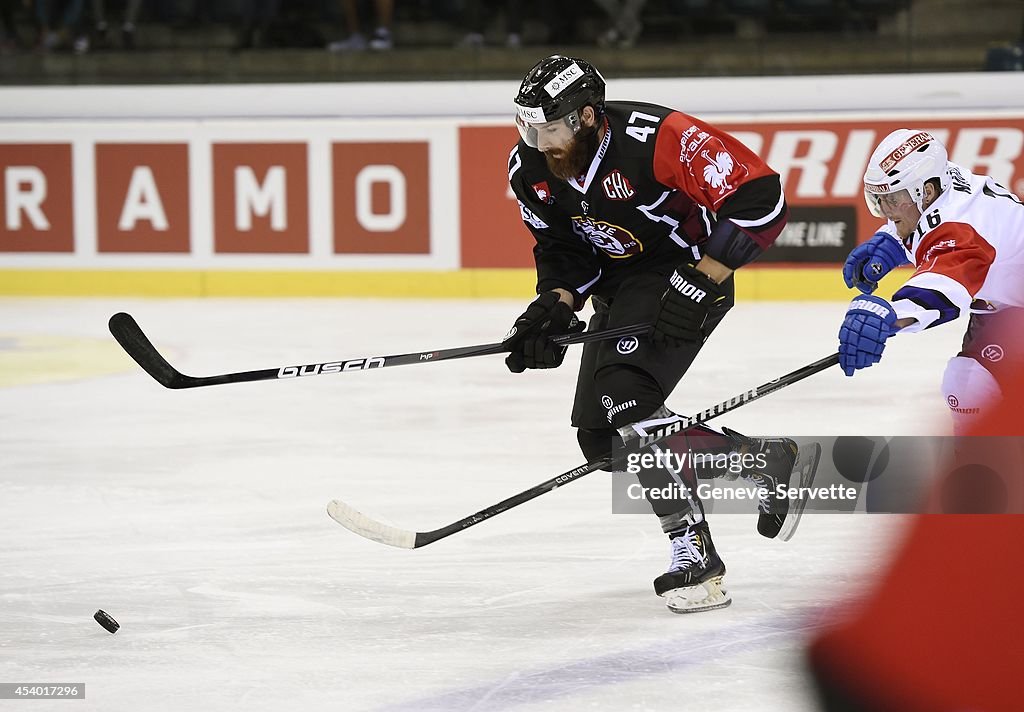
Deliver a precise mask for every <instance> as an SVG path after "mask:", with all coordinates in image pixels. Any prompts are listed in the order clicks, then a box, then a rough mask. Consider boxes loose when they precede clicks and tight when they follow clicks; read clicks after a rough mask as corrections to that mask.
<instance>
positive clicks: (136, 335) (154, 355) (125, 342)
mask: <svg viewBox="0 0 1024 712" xmlns="http://www.w3.org/2000/svg"><path fill="white" fill-rule="evenodd" d="M107 326H108V328H109V329H110V333H111V334H112V335H113V337H114V338H115V339H117V343H119V344H121V348H122V349H124V350H125V352H126V353H127V354H128V355H129V356H131V357H132V358H133V359H134V360H135V363H137V364H139V365H140V366H142V369H143V370H144V371H145V372H146V373H148V374H149V375H150V376H152V377H153V378H154V379H156V381H157V383H159V384H160V385H161V386H164V387H165V388H191V387H192V386H193V385H195V384H193V383H192V382H193V381H195V380H196V379H194V378H192V377H191V376H186V375H185V374H183V373H179V372H178V371H177V369H175V368H174V366H172V365H171V364H169V363H168V362H167V359H165V358H164V357H163V356H161V355H160V352H159V351H157V350H156V347H155V346H153V343H152V342H151V341H150V340H149V339H148V338H147V337H146V335H145V334H144V333H143V332H142V329H141V327H139V324H138V322H136V321H135V319H134V318H133V317H132V315H131V314H126V313H125V312H118V313H117V314H114V316H112V317H110V321H109V322H108V324H107Z"/></svg>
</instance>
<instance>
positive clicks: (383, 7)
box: [327, 0, 395, 52]
mask: <svg viewBox="0 0 1024 712" xmlns="http://www.w3.org/2000/svg"><path fill="white" fill-rule="evenodd" d="M340 2H341V12H342V14H343V15H344V17H345V27H346V29H347V30H348V37H346V38H345V39H343V40H338V41H337V42H331V43H330V44H329V45H327V49H328V50H329V51H331V52H359V51H362V50H364V49H366V48H367V47H369V48H370V49H372V50H377V51H381V50H389V49H391V48H392V47H394V41H393V40H392V38H391V25H392V21H393V19H394V11H395V4H394V0H373V11H374V15H375V16H376V17H375V20H376V23H377V24H376V29H375V30H374V31H373V36H372V37H370V41H369V42H367V40H366V35H364V34H363V33H362V31H361V29H360V27H361V25H360V22H359V4H358V0H340Z"/></svg>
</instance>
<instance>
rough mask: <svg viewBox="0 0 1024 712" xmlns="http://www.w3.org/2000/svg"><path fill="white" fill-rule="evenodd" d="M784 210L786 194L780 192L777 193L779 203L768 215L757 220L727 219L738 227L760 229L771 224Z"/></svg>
mask: <svg viewBox="0 0 1024 712" xmlns="http://www.w3.org/2000/svg"><path fill="white" fill-rule="evenodd" d="M785 209H786V194H785V192H783V191H781V190H780V191H779V201H778V202H777V203H776V204H775V207H774V208H772V211H771V212H770V213H768V214H767V215H765V216H764V217H762V218H757V219H755V220H740V219H739V218H729V219H730V220H732V221H733V222H734V223H736V224H737V225H739V226H740V227H760V226H762V225H767V224H768V223H770V222H772V221H773V220H777V219H778V217H779V215H781V214H782V211H783V210H785Z"/></svg>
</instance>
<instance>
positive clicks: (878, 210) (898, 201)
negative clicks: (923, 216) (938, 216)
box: [864, 183, 914, 218]
mask: <svg viewBox="0 0 1024 712" xmlns="http://www.w3.org/2000/svg"><path fill="white" fill-rule="evenodd" d="M884 189H885V186H880V185H872V184H871V183H865V184H864V202H865V203H867V204H868V210H870V211H871V214H872V215H874V216H875V217H876V218H888V217H889V214H888V213H887V211H889V212H891V211H893V210H899V209H900V208H902V207H905V206H907V205H911V204H913V203H914V199H913V198H911V197H910V191H908V190H907V189H905V188H904V189H903V190H897V191H896V192H894V193H884V192H881V191H883V190H884Z"/></svg>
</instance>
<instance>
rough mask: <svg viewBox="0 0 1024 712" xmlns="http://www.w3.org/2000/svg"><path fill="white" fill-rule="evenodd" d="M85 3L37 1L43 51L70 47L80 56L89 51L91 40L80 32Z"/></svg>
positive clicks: (53, 0) (55, 0)
mask: <svg viewBox="0 0 1024 712" xmlns="http://www.w3.org/2000/svg"><path fill="white" fill-rule="evenodd" d="M83 3H84V0H36V21H37V22H38V23H39V49H40V50H41V51H43V52H49V51H52V50H60V49H68V48H69V47H70V48H71V49H73V50H74V51H75V52H76V53H79V54H80V53H82V52H86V51H88V49H89V40H88V38H87V37H86V36H85V34H83V33H82V32H81V31H80V23H81V19H82V5H83Z"/></svg>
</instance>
